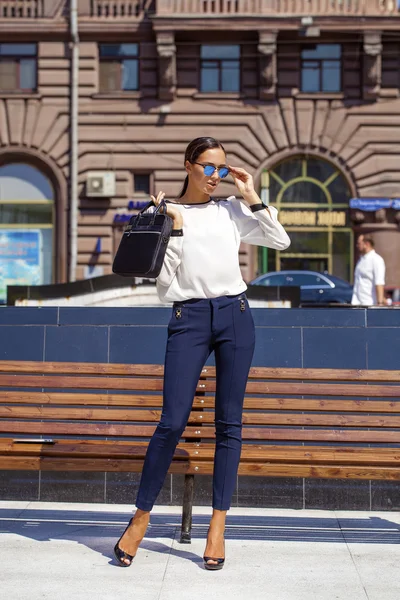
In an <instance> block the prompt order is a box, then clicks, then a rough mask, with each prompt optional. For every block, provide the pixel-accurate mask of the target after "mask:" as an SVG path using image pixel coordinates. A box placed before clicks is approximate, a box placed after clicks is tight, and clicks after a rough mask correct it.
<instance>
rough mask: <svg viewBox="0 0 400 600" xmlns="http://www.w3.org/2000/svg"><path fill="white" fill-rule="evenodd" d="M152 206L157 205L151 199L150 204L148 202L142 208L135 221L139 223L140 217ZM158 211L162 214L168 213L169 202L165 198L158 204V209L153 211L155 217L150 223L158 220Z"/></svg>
mask: <svg viewBox="0 0 400 600" xmlns="http://www.w3.org/2000/svg"><path fill="white" fill-rule="evenodd" d="M151 206H155V204H154V202H153V200H150V202H149V203H148V204H146V206H145V207H144V208H142V210H141V211H140V212H138V214H137V215H136V219H135V222H136V223H138V222H139V220H140V217H141V216H142V215H143V214H144V213H145V212H146V211H147V210H148V209H149V208H150V207H151ZM158 213H160V215H162V214H164V215H165V214H167V204H166V202H165V200H161V202H160V204H159V205H158V206H156V210H155V211H154V212H153V218H152V219H151V221H150V225H151V226H153V225H154V222H155V220H156V216H157V215H158Z"/></svg>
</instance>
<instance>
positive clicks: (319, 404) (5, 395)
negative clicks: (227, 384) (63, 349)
mask: <svg viewBox="0 0 400 600" xmlns="http://www.w3.org/2000/svg"><path fill="white" fill-rule="evenodd" d="M0 401H1V402H4V403H6V404H45V405H58V404H64V405H71V406H74V405H77V406H90V405H97V406H102V405H103V406H130V407H138V408H140V407H161V406H162V395H161V394H158V395H154V394H149V395H145V396H142V395H140V394H137V395H136V394H91V393H81V392H71V393H68V392H8V391H2V390H0ZM214 405H215V398H214V396H203V397H202V396H195V398H194V401H193V408H194V409H197V408H201V409H203V408H211V409H213V408H214ZM244 408H245V409H249V410H250V409H258V410H279V411H280V410H300V411H327V412H357V413H362V412H366V413H374V412H377V413H396V412H397V413H400V400H399V401H394V400H391V401H386V400H341V399H337V400H326V399H302V398H257V397H254V398H251V397H248V396H247V397H245V400H244Z"/></svg>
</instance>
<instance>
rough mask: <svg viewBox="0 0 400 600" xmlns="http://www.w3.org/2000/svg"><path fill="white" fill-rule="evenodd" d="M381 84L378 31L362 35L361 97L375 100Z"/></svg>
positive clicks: (380, 50)
mask: <svg viewBox="0 0 400 600" xmlns="http://www.w3.org/2000/svg"><path fill="white" fill-rule="evenodd" d="M381 82H382V34H381V32H380V31H366V32H365V33H364V73H363V96H364V98H365V99H368V98H376V97H377V96H379V93H380V91H381Z"/></svg>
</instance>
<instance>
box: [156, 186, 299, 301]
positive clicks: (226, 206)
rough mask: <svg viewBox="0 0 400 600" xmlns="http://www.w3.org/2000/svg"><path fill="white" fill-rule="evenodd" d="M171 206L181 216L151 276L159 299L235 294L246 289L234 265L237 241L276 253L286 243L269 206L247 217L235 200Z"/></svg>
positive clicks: (247, 211) (242, 204) (232, 197)
mask: <svg viewBox="0 0 400 600" xmlns="http://www.w3.org/2000/svg"><path fill="white" fill-rule="evenodd" d="M176 206H177V207H178V208H179V210H180V211H181V212H182V216H183V235H182V236H173V237H171V238H170V240H169V243H168V248H167V251H166V255H165V259H164V264H163V267H162V269H161V272H160V275H159V276H158V278H157V292H158V296H159V298H160V300H161V301H165V302H175V301H184V300H188V299H190V298H217V297H218V296H228V295H229V296H230V295H236V294H240V293H242V292H244V291H245V290H246V289H247V285H246V284H245V282H244V281H243V278H242V274H241V271H240V264H239V247H240V243H241V242H246V243H247V244H255V245H257V246H266V247H268V248H275V249H276V250H285V248H288V246H289V245H290V239H289V236H288V235H287V233H286V231H285V230H284V228H283V227H282V225H281V224H280V223H279V222H278V218H277V217H278V211H277V210H276V208H274V207H272V206H270V207H269V211H268V210H265V209H263V210H258V211H256V212H254V213H253V212H251V210H250V209H249V208H248V206H247V205H245V204H244V203H243V202H241V201H240V200H238V199H237V198H235V196H231V197H229V198H227V199H226V200H213V199H211V200H210V201H208V202H206V203H203V204H176Z"/></svg>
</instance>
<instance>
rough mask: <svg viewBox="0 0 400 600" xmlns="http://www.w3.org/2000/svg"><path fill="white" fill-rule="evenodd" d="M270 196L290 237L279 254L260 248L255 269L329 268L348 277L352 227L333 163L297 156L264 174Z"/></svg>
mask: <svg viewBox="0 0 400 600" xmlns="http://www.w3.org/2000/svg"><path fill="white" fill-rule="evenodd" d="M268 179H269V190H268V192H269V200H270V203H271V204H272V205H275V206H276V207H277V209H278V210H279V219H280V222H281V223H282V225H284V227H285V229H286V230H287V231H288V233H289V235H290V238H291V240H292V243H291V246H290V248H289V249H288V250H286V251H285V252H284V253H280V252H275V251H274V250H270V249H265V248H262V249H260V254H259V272H260V273H262V272H265V270H266V268H267V269H268V271H274V270H277V271H280V270H292V269H296V270H315V271H328V272H329V273H331V274H333V275H337V276H339V277H342V278H344V279H347V280H348V281H350V280H351V277H352V266H353V256H352V248H353V241H352V235H353V234H352V230H351V228H350V226H349V222H348V218H349V217H348V206H349V200H350V198H351V190H350V187H349V185H348V182H347V180H346V178H345V177H344V175H343V173H342V172H341V171H340V170H339V169H338V168H337V167H336V166H335V165H333V164H332V163H330V162H328V161H325V160H322V159H319V158H315V157H305V156H296V157H293V158H290V159H288V160H285V161H283V162H281V163H279V164H278V165H276V166H275V167H273V168H272V169H271V170H270V172H269V178H268Z"/></svg>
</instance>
